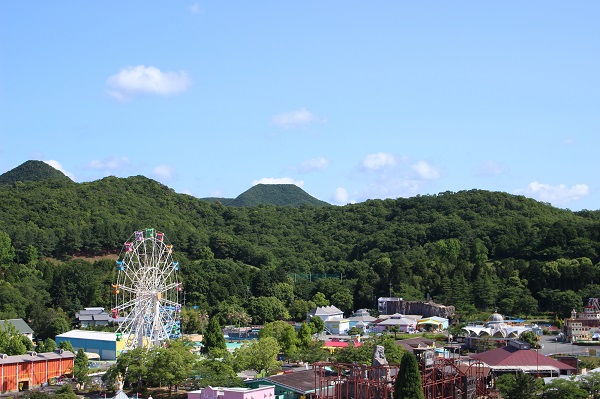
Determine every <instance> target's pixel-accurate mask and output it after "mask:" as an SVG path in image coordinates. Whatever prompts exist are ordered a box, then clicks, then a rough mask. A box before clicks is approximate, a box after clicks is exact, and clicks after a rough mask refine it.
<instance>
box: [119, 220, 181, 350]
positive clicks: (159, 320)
mask: <svg viewBox="0 0 600 399" xmlns="http://www.w3.org/2000/svg"><path fill="white" fill-rule="evenodd" d="M172 253H173V246H172V245H171V244H170V243H168V241H167V239H166V237H165V236H164V234H163V233H161V232H157V231H155V230H154V229H151V228H149V229H145V230H141V231H136V232H135V233H134V234H133V235H132V236H131V238H130V239H129V240H128V241H127V242H126V243H125V245H124V247H123V250H122V251H121V254H120V255H119V258H118V260H117V281H116V283H115V284H113V285H112V292H113V296H114V307H113V309H112V314H111V316H112V318H113V319H115V320H116V321H117V322H118V324H119V327H118V329H117V340H125V349H133V348H136V347H143V348H151V347H153V346H159V345H163V344H164V342H165V341H167V340H169V339H173V338H178V337H180V336H181V327H180V320H179V316H180V313H181V305H180V304H179V292H180V291H181V282H179V279H178V277H177V274H178V273H177V271H178V270H179V262H174V261H173V258H172V256H171V255H172Z"/></svg>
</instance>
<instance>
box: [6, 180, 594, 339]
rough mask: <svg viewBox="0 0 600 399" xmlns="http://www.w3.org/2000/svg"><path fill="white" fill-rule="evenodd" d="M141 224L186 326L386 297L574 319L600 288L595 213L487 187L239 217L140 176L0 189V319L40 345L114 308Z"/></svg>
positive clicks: (263, 209) (299, 313)
mask: <svg viewBox="0 0 600 399" xmlns="http://www.w3.org/2000/svg"><path fill="white" fill-rule="evenodd" d="M146 227H154V228H156V229H157V230H160V231H163V232H164V233H165V235H166V237H168V238H169V240H170V241H171V242H172V243H173V245H174V248H175V253H174V256H175V258H176V260H178V261H180V263H181V269H180V271H181V278H182V281H183V283H184V291H185V298H186V303H187V304H188V305H192V306H196V307H197V308H198V311H197V312H199V313H195V312H196V311H194V312H189V311H187V310H186V311H185V312H186V313H185V314H184V316H185V319H184V321H185V324H184V330H185V331H199V330H201V329H202V328H204V324H203V323H205V322H206V320H207V318H206V317H207V316H214V315H216V314H218V315H219V316H218V317H219V320H220V321H221V322H222V323H226V324H232V325H247V324H249V322H250V320H251V321H252V322H253V323H264V322H271V321H276V320H282V319H294V320H297V321H301V320H304V318H305V316H306V312H307V310H309V309H310V308H312V307H313V306H315V305H321V306H322V305H327V304H333V305H335V306H338V307H340V308H341V309H342V310H344V311H345V312H346V313H349V312H350V311H352V310H354V309H358V308H373V307H374V306H375V299H376V298H377V297H379V296H388V295H390V294H391V295H395V296H402V297H404V298H406V299H417V300H419V299H426V298H427V297H428V296H429V297H431V298H433V299H434V300H436V301H438V302H442V303H445V304H450V305H454V306H456V307H457V309H458V310H459V312H460V313H462V314H465V313H470V312H475V311H482V310H498V311H500V312H502V313H505V314H509V315H519V314H527V313H530V312H532V311H536V310H541V311H550V312H555V313H557V314H558V315H559V317H565V316H568V312H570V310H571V309H572V307H575V308H579V309H580V308H581V306H583V304H584V302H585V301H587V298H588V297H590V296H597V295H598V289H599V286H598V285H597V284H596V283H597V282H598V281H600V264H599V261H600V257H599V252H598V251H599V249H600V212H598V211H581V212H571V211H568V210H563V209H558V208H554V207H552V206H550V205H548V204H544V203H540V202H537V201H534V200H531V199H528V198H525V197H522V196H514V195H509V194H505V193H498V192H488V191H481V190H471V191H462V192H457V193H452V192H446V193H440V194H438V195H426V196H417V197H414V198H398V199H388V200H368V201H365V202H363V203H359V204H350V205H346V206H341V207H335V206H320V207H316V206H310V205H305V206H301V207H296V208H291V207H283V206H273V205H257V206H248V207H241V208H236V207H229V206H225V205H223V204H220V203H212V202H208V201H203V200H200V199H197V198H193V197H191V196H188V195H184V194H177V193H175V192H174V191H173V190H171V189H169V188H168V187H166V186H164V185H161V184H159V183H157V182H156V181H153V180H150V179H147V178H145V177H143V176H134V177H130V178H127V179H120V178H116V177H107V178H104V179H102V180H99V181H95V182H91V183H81V184H77V183H73V182H71V181H67V180H63V181H61V180H46V181H37V182H27V183H21V182H15V183H14V184H10V185H6V186H0V318H16V317H22V318H25V319H27V320H28V321H30V322H31V323H33V324H35V325H36V326H37V327H38V328H36V333H38V334H39V337H40V338H44V339H45V338H47V337H51V338H52V337H53V336H54V335H56V334H57V333H60V332H63V331H64V329H65V328H67V326H68V325H69V322H70V320H72V317H73V315H74V313H75V312H76V311H77V310H79V309H81V308H82V307H84V306H103V307H105V308H110V306H111V294H110V283H111V282H113V281H114V279H115V270H114V255H115V254H118V253H119V251H120V249H121V247H122V245H123V242H124V241H126V240H127V239H128V238H129V237H130V236H131V234H132V233H133V231H135V230H139V229H143V228H146ZM111 255H112V259H113V260H108V259H106V258H105V257H109V256H111ZM84 257H87V258H90V259H91V260H84ZM94 257H95V258H94ZM224 303H225V304H227V305H228V306H230V308H228V309H226V308H224V307H223V304H224ZM65 321H66V322H67V323H65Z"/></svg>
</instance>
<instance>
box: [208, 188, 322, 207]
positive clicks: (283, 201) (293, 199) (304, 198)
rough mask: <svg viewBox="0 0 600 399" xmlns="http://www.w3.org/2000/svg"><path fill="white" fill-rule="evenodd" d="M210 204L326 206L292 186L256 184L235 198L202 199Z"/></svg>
mask: <svg viewBox="0 0 600 399" xmlns="http://www.w3.org/2000/svg"><path fill="white" fill-rule="evenodd" d="M203 199H204V200H206V201H210V202H217V201H218V202H220V203H221V204H223V205H229V206H258V205H277V206H302V205H314V206H328V205H330V204H328V203H327V202H325V201H321V200H318V199H316V198H315V197H312V196H310V195H309V194H308V193H306V191H304V190H302V189H301V188H300V187H298V186H296V185H294V184H257V185H255V186H253V187H251V188H250V189H248V190H247V191H244V192H243V193H242V194H240V195H239V196H238V197H237V198H203Z"/></svg>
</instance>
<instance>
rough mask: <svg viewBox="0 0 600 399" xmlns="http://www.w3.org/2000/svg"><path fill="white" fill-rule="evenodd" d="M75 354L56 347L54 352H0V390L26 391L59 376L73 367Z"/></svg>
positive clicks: (9, 391) (7, 391)
mask: <svg viewBox="0 0 600 399" xmlns="http://www.w3.org/2000/svg"><path fill="white" fill-rule="evenodd" d="M74 362H75V354H73V353H72V352H69V351H63V350H62V349H57V350H56V351H54V352H47V353H36V352H28V353H27V354H26V355H17V356H7V355H5V354H0V392H1V393H2V394H5V393H14V392H19V391H27V390H29V389H32V388H36V387H39V386H41V385H42V384H44V383H47V382H48V380H50V379H51V378H56V377H60V376H61V375H63V374H65V373H69V372H71V371H72V369H73V364H74Z"/></svg>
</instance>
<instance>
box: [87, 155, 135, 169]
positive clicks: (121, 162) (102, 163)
mask: <svg viewBox="0 0 600 399" xmlns="http://www.w3.org/2000/svg"><path fill="white" fill-rule="evenodd" d="M130 165H131V162H130V161H129V158H127V157H111V158H105V159H94V160H92V161H90V162H89V163H88V164H87V167H88V168H90V169H103V170H121V169H125V168H127V167H129V166H130Z"/></svg>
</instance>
